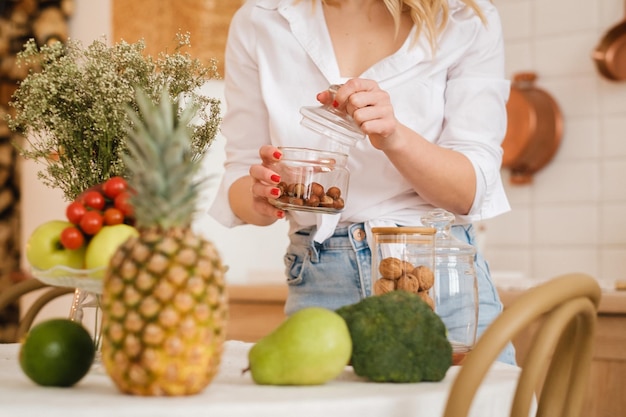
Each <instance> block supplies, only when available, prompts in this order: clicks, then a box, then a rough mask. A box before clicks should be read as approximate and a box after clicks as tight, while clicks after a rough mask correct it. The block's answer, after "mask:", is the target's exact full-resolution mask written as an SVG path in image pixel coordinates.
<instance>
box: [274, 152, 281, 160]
mask: <svg viewBox="0 0 626 417" xmlns="http://www.w3.org/2000/svg"><path fill="white" fill-rule="evenodd" d="M272 155H273V156H274V158H276V159H280V157H281V156H283V154H282V153H280V152H278V151H276V152H274V153H273V154H272Z"/></svg>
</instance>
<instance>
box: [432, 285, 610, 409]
mask: <svg viewBox="0 0 626 417" xmlns="http://www.w3.org/2000/svg"><path fill="white" fill-rule="evenodd" d="M600 297H601V290H600V287H599V285H598V283H597V282H596V280H595V279H594V278H592V277H590V276H588V275H585V274H576V273H572V274H566V275H561V276H558V277H556V278H554V279H552V280H550V281H548V282H545V283H543V284H541V285H538V286H537V287H533V288H531V289H529V290H528V291H526V292H525V293H524V294H522V295H521V296H520V297H519V298H518V299H517V300H515V301H514V303H513V304H512V305H511V306H510V307H508V308H506V309H505V310H504V311H503V312H502V314H501V315H500V316H499V317H498V318H497V319H496V320H495V321H494V322H493V323H492V324H491V325H490V326H489V327H488V328H487V330H485V332H484V333H483V335H482V336H481V337H480V339H479V340H478V341H477V343H476V346H475V348H474V349H473V350H472V352H471V353H470V354H469V355H468V356H467V357H466V359H465V361H464V362H463V365H462V367H461V369H460V371H459V373H458V375H457V377H456V380H455V381H454V383H453V385H452V388H451V390H450V393H449V396H448V401H447V405H446V409H445V412H444V417H466V416H467V415H468V413H469V410H470V406H471V404H472V401H473V399H474V395H475V394H476V391H477V390H478V387H479V385H480V383H481V381H482V380H483V378H484V377H485V375H486V373H487V372H488V370H489V368H490V366H491V365H492V363H493V362H494V361H495V360H496V358H497V357H498V355H499V354H500V352H501V351H502V349H503V348H504V347H505V346H506V344H507V343H509V342H510V341H512V340H513V338H514V337H515V336H517V335H518V334H520V333H521V332H522V331H523V330H525V329H526V328H527V327H528V326H529V325H531V324H537V323H539V325H538V327H537V331H536V332H535V336H534V339H533V341H532V343H531V347H530V350H529V352H528V355H527V357H526V359H525V361H524V364H523V365H522V370H521V373H520V377H519V381H518V384H517V388H516V391H515V396H514V399H513V405H512V407H511V411H510V416H511V417H528V415H529V412H530V410H531V407H532V404H533V402H534V400H535V398H536V399H537V414H536V415H537V417H579V416H580V412H581V408H582V403H583V399H584V398H585V390H586V388H587V382H588V378H589V372H590V367H591V359H592V353H593V352H592V351H593V340H594V334H595V325H596V320H597V310H598V304H599V302H600Z"/></svg>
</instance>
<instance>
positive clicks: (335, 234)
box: [211, 0, 514, 363]
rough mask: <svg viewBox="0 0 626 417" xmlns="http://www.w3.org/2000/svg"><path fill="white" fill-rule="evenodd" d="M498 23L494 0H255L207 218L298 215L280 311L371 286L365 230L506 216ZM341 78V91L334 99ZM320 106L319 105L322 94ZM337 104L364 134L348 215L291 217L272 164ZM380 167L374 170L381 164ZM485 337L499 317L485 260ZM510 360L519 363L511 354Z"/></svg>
mask: <svg viewBox="0 0 626 417" xmlns="http://www.w3.org/2000/svg"><path fill="white" fill-rule="evenodd" d="M503 55H504V51H503V43H502V33H501V27H500V20H499V16H498V13H497V11H496V9H495V7H494V6H493V5H492V4H491V3H490V2H489V1H487V0H464V1H462V0H447V1H446V0H404V1H402V0H332V1H331V0H295V1H294V0H251V1H248V2H246V4H245V5H243V6H242V8H241V9H240V10H239V11H238V12H237V13H236V15H235V16H234V18H233V20H232V22H231V26H230V33H229V37H228V43H227V48H226V60H225V68H226V77H225V99H226V107H227V111H226V114H225V117H224V121H223V124H222V133H223V134H224V136H225V137H226V139H227V145H226V157H227V160H226V163H225V168H226V172H225V175H224V178H223V180H222V184H221V188H220V191H219V194H218V195H219V196H220V197H219V198H217V199H216V202H215V203H214V204H213V206H212V208H211V214H212V215H213V216H214V217H215V218H216V219H217V220H219V221H220V222H221V223H223V224H224V225H226V226H229V227H233V226H236V225H239V224H244V223H247V224H255V225H260V226H266V225H270V224H272V223H274V222H275V221H277V220H279V219H283V218H286V219H287V220H288V221H289V222H290V233H289V234H290V245H289V247H288V249H287V253H286V255H285V263H286V271H287V282H288V284H289V295H288V299H287V303H286V307H285V308H286V312H287V314H291V313H293V312H294V311H296V310H298V309H300V308H302V307H305V306H309V305H319V306H324V307H328V308H333V309H334V308H337V307H339V306H341V305H345V304H351V303H354V302H357V301H359V300H360V299H361V298H362V297H365V296H367V295H369V291H370V287H371V277H370V276H369V275H370V269H371V267H370V262H371V252H370V249H369V246H370V245H369V244H368V238H370V236H371V234H370V233H369V230H370V228H371V227H373V226H379V225H391V224H393V225H412V226H415V225H419V224H420V217H421V216H422V215H424V214H425V213H427V212H428V211H430V210H432V209H433V208H443V209H445V210H447V211H450V212H452V213H454V214H455V216H456V221H455V226H454V227H453V233H454V235H455V236H456V237H457V238H459V239H461V240H462V241H464V242H468V243H470V244H474V243H475V242H474V239H475V236H474V231H473V228H472V224H471V223H472V222H473V221H476V220H481V219H487V218H491V217H494V216H496V215H499V214H501V213H504V212H506V211H508V210H509V205H508V202H507V199H506V196H505V194H504V190H503V186H502V182H501V178H500V165H501V158H502V149H501V142H502V139H503V137H504V133H505V131H506V108H505V104H506V100H507V98H508V94H509V82H508V81H507V80H506V79H505V77H504V62H503ZM331 84H339V85H341V87H340V88H339V89H338V90H337V92H336V94H335V95H334V96H333V95H331V94H329V92H328V91H327V89H328V86H329V85H331ZM316 99H317V101H316ZM316 103H317V104H318V105H319V103H323V104H328V105H332V106H334V107H336V108H338V109H342V110H344V111H345V112H346V113H347V114H349V115H350V116H352V118H353V119H354V121H355V122H356V123H357V124H358V125H359V126H360V129H361V130H362V132H363V133H364V134H366V135H367V140H363V141H361V142H360V143H358V144H357V145H356V146H355V147H354V148H353V149H351V151H350V157H349V162H348V168H349V170H350V173H351V177H350V178H351V179H350V184H349V190H350V193H349V194H350V195H349V199H348V201H347V202H346V206H345V209H344V210H343V212H342V213H341V214H340V215H329V214H324V215H320V214H312V213H302V212H285V211H283V210H280V209H278V208H276V207H275V206H274V205H272V204H270V203H269V202H268V199H276V198H279V196H280V189H279V188H278V187H277V185H278V183H279V182H280V180H281V179H280V176H279V175H278V174H277V173H276V172H275V171H274V170H273V169H272V164H274V163H276V162H277V161H278V160H280V158H281V156H282V155H281V153H280V151H279V150H278V149H277V147H279V146H307V143H311V142H310V141H311V140H313V139H314V138H315V133H313V132H311V131H309V130H308V129H306V128H305V127H303V126H302V125H301V124H300V120H301V115H300V113H299V110H300V108H301V107H304V106H313V105H316ZM372 167H375V169H372ZM476 267H477V273H478V279H479V293H480V294H479V297H480V319H479V333H480V332H481V331H482V330H484V328H485V327H486V326H487V325H488V324H489V323H490V322H491V321H492V320H493V318H494V317H495V316H497V315H498V314H499V313H500V311H501V303H500V301H499V299H498V295H497V292H496V290H495V288H494V285H493V283H492V282H491V279H490V276H489V270H488V266H487V263H486V262H485V261H484V259H483V258H482V256H481V255H480V254H479V255H478V256H477V258H476ZM501 360H503V361H506V362H510V363H514V358H513V352H512V349H507V351H506V352H504V353H503V356H502V357H501Z"/></svg>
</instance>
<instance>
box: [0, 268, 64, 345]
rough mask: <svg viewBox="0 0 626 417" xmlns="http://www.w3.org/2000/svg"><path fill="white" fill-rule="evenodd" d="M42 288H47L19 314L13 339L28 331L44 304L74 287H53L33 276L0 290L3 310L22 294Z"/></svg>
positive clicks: (0, 306)
mask: <svg viewBox="0 0 626 417" xmlns="http://www.w3.org/2000/svg"><path fill="white" fill-rule="evenodd" d="M42 288H47V290H45V291H44V292H43V293H42V294H41V295H40V296H39V297H37V298H36V299H35V300H34V302H33V304H32V305H30V306H29V307H28V309H27V310H26V312H25V313H24V314H21V315H20V316H21V319H20V322H19V325H18V328H17V332H16V334H15V338H14V341H16V342H17V341H19V340H20V338H21V337H22V336H23V335H24V334H26V332H28V330H29V329H30V327H31V326H32V324H33V321H34V320H35V317H37V314H39V312H40V311H41V309H42V308H43V307H44V306H45V305H46V304H48V303H49V302H50V301H52V300H54V299H55V298H58V297H60V296H62V295H65V294H70V293H73V292H74V289H73V288H65V287H53V286H50V285H48V284H44V283H43V282H41V281H39V280H36V279H34V278H29V279H25V280H23V281H20V282H18V283H16V284H13V285H11V286H10V287H8V288H6V289H5V290H3V291H2V292H0V310H3V309H4V308H6V307H7V306H9V305H11V304H13V303H15V302H17V301H18V300H19V299H20V298H21V297H22V296H24V295H26V294H28V293H31V292H33V291H36V290H39V289H42Z"/></svg>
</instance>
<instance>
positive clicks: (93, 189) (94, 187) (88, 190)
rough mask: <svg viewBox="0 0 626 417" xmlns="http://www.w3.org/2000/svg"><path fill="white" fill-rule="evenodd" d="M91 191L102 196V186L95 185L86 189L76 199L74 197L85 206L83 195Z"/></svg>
mask: <svg viewBox="0 0 626 417" xmlns="http://www.w3.org/2000/svg"><path fill="white" fill-rule="evenodd" d="M92 191H97V192H99V193H100V194H102V184H96V185H94V186H93V187H89V188H87V189H86V190H85V191H83V192H82V193H80V194H79V195H78V196H77V197H76V201H79V202H81V203H83V204H85V195H86V194H87V193H90V192H92Z"/></svg>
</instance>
